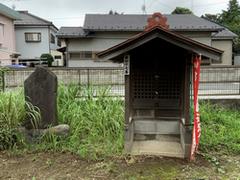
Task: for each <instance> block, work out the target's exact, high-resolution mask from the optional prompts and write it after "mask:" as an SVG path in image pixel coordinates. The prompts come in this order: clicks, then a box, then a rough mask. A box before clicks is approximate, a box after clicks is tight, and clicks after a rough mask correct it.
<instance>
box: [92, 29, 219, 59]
mask: <svg viewBox="0 0 240 180" xmlns="http://www.w3.org/2000/svg"><path fill="white" fill-rule="evenodd" d="M155 38H160V39H163V40H164V41H167V42H169V43H171V44H174V45H176V46H179V47H181V48H183V49H186V50H188V51H189V52H192V53H196V54H201V55H203V56H206V57H209V58H212V59H215V60H220V59H221V55H222V53H223V51H222V50H219V49H216V48H213V47H211V46H207V45H205V44H202V43H199V42H197V41H194V40H192V39H190V38H187V37H185V36H182V35H179V34H177V33H174V32H171V31H169V30H168V29H165V28H162V27H160V26H155V27H153V28H151V29H149V30H147V31H144V32H142V33H139V34H137V35H136V36H134V37H132V38H130V39H128V40H126V41H124V42H122V43H120V44H118V45H116V46H113V47H111V48H109V49H107V50H105V51H102V52H99V53H97V56H98V57H99V58H101V59H110V60H115V59H118V58H119V57H121V56H122V55H123V54H125V53H127V52H129V51H130V50H132V49H135V48H136V47H138V46H140V45H143V44H144V43H146V42H149V41H151V40H153V39H155ZM121 59H122V58H121Z"/></svg>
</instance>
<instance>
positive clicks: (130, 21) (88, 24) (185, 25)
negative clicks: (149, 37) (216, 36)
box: [83, 14, 223, 31]
mask: <svg viewBox="0 0 240 180" xmlns="http://www.w3.org/2000/svg"><path fill="white" fill-rule="evenodd" d="M165 16H166V17H167V22H168V24H169V26H170V29H172V30H179V31H189V30H191V31H215V30H219V29H223V27H222V26H220V25H218V24H216V23H213V22H211V21H208V20H206V19H203V18H200V17H197V16H195V15H191V14H184V15H179V14H178V15H176V14H174V15H173V14H170V15H165ZM148 17H149V15H124V14H119V15H109V14H87V15H86V17H85V22H84V26H83V27H84V29H87V30H94V31H101V30H105V31H114V30H116V31H142V30H144V28H145V26H146V25H147V19H148Z"/></svg>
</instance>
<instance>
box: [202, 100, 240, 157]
mask: <svg viewBox="0 0 240 180" xmlns="http://www.w3.org/2000/svg"><path fill="white" fill-rule="evenodd" d="M200 111H201V125H202V128H201V129H202V135H201V142H200V143H201V146H200V147H201V149H202V150H203V151H211V150H212V151H226V152H228V153H240V112H239V111H237V110H231V109H225V108H222V107H219V106H216V105H211V104H209V103H206V104H201V108H200Z"/></svg>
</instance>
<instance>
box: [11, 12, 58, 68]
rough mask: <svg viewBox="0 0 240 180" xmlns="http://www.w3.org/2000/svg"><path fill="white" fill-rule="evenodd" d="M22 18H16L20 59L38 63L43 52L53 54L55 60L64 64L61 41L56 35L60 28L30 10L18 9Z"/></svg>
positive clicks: (17, 45) (17, 46)
mask: <svg viewBox="0 0 240 180" xmlns="http://www.w3.org/2000/svg"><path fill="white" fill-rule="evenodd" d="M18 12H19V14H20V16H21V20H16V21H15V22H14V24H15V32H16V48H17V51H18V52H20V53H21V56H20V57H19V61H20V62H22V63H24V62H33V63H37V62H39V61H40V56H41V55H42V54H43V53H49V54H52V55H53V57H54V59H55V61H59V62H58V64H59V65H62V53H60V52H58V51H57V49H58V48H59V47H60V41H59V40H58V38H57V37H56V33H57V32H58V28H57V27H56V26H54V24H53V23H52V22H50V21H47V20H45V19H42V18H40V17H37V16H35V15H33V14H30V13H29V12H28V11H18Z"/></svg>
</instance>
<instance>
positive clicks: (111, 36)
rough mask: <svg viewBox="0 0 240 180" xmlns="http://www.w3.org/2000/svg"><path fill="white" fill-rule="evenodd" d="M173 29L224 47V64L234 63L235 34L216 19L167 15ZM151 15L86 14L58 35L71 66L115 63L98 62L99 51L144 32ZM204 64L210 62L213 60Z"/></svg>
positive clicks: (198, 39) (221, 47)
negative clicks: (233, 45) (80, 24)
mask: <svg viewBox="0 0 240 180" xmlns="http://www.w3.org/2000/svg"><path fill="white" fill-rule="evenodd" d="M165 16H166V17H167V23H168V24H169V26H170V30H171V31H174V32H177V33H179V34H181V35H184V36H186V37H189V38H191V39H193V40H196V41H198V42H200V43H203V44H206V45H209V46H212V47H215V48H218V49H220V50H223V51H224V53H223V56H222V61H221V64H225V65H231V64H232V43H233V38H234V37H236V35H235V34H234V33H232V32H231V31H229V30H228V29H226V28H225V27H223V26H220V25H218V24H216V23H214V22H211V21H208V20H206V19H203V18H200V17H197V16H195V15H172V14H171V15H165ZM148 17H149V15H123V14H118V15H110V14H87V15H86V17H85V22H84V25H83V27H61V28H60V30H59V32H58V34H57V37H58V38H60V39H61V40H62V41H63V42H64V43H63V44H65V47H62V49H64V50H65V58H66V59H65V60H66V65H67V66H68V67H99V66H105V67H108V66H116V65H117V64H111V63H110V62H105V63H104V62H101V63H99V62H96V61H95V60H96V56H95V54H96V52H99V51H103V50H105V49H108V48H110V47H112V46H114V45H117V44H119V43H121V42H123V41H125V40H127V39H128V38H130V37H132V36H134V35H136V34H138V33H140V32H142V31H143V30H144V28H145V26H146V25H147V19H148ZM203 63H205V64H211V63H214V62H212V60H211V59H204V60H203Z"/></svg>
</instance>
